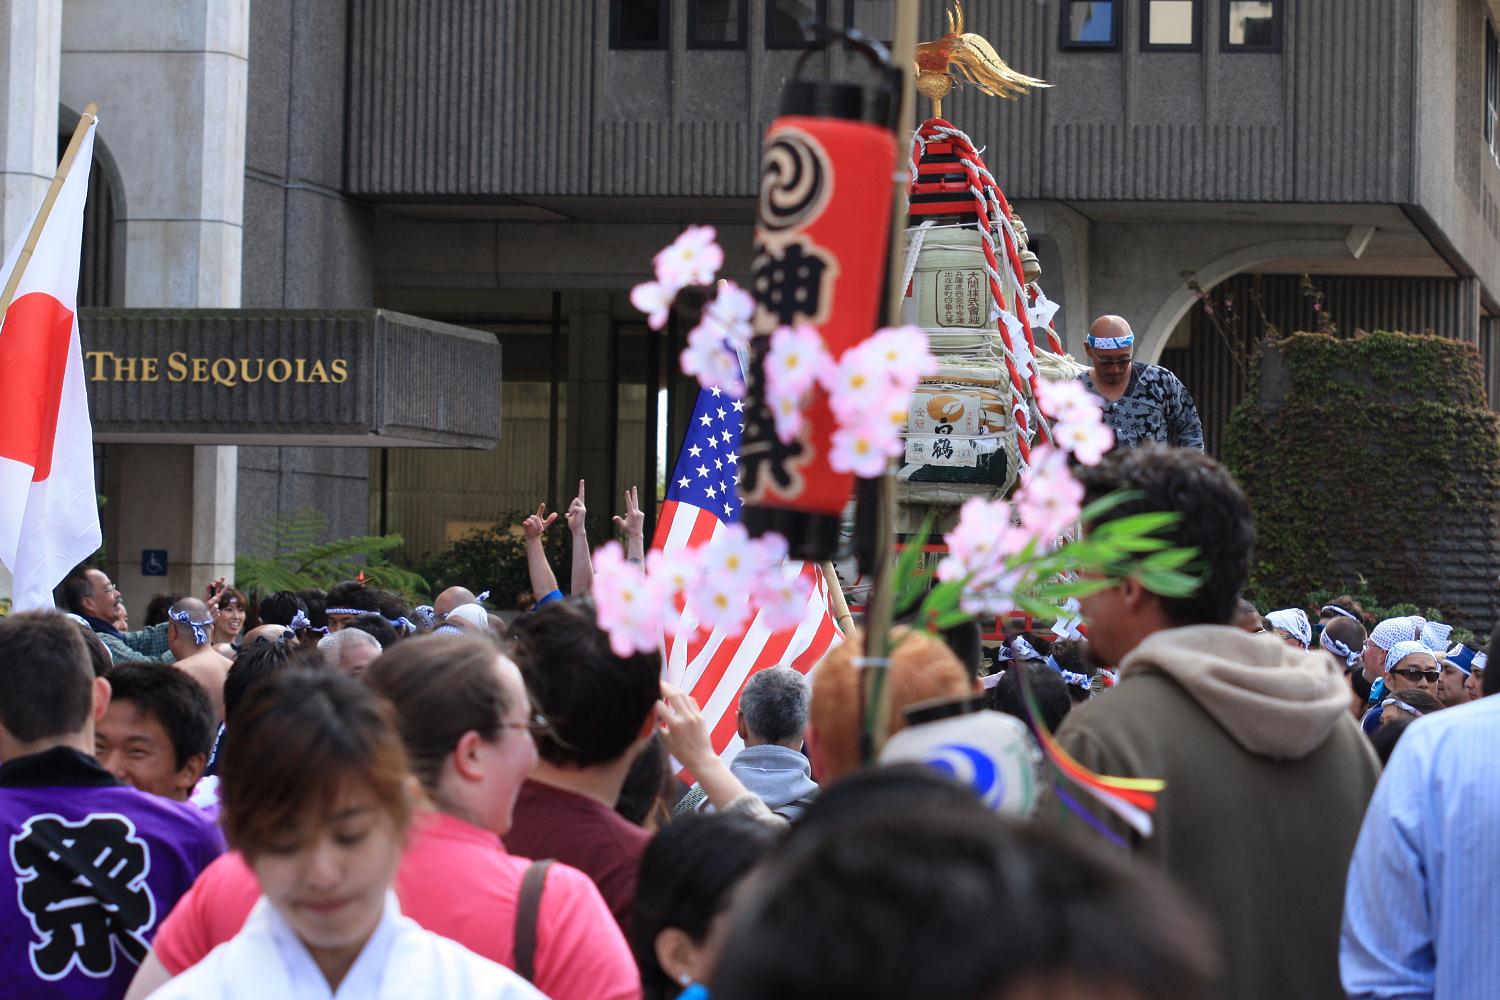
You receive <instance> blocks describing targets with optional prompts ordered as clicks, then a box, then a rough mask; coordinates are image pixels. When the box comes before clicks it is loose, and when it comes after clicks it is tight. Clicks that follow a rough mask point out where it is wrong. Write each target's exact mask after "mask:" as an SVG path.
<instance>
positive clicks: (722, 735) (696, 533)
mask: <svg viewBox="0 0 1500 1000" xmlns="http://www.w3.org/2000/svg"><path fill="white" fill-rule="evenodd" d="M743 429H744V404H743V403H741V402H740V401H739V400H737V399H733V398H731V397H730V395H729V394H728V393H727V392H724V391H722V390H721V389H719V388H717V387H715V388H712V389H703V390H701V391H700V392H699V393H698V404H697V405H696V406H695V407H693V418H692V421H691V423H690V424H689V427H688V432H687V436H686V438H685V439H684V440H683V442H682V451H681V453H680V454H679V455H678V456H677V467H676V468H675V469H673V470H672V480H671V482H669V483H668V484H667V499H666V503H664V504H663V505H662V510H661V515H660V519H659V520H658V521H657V525H656V537H655V538H654V539H652V541H651V547H652V548H653V549H661V550H662V551H664V552H669V553H670V552H677V551H680V550H682V549H685V548H697V547H698V546H700V545H703V544H705V543H707V542H708V541H709V540H711V539H712V538H713V537H714V536H715V535H716V534H717V533H718V532H719V531H720V530H722V529H723V526H724V525H725V524H732V523H734V522H736V521H738V520H739V518H740V508H741V506H742V505H743V503H744V501H742V500H741V499H740V498H739V497H738V495H737V494H736V492H735V484H736V483H738V482H739V478H740V477H739V454H738V452H739V444H740V431H741V430H743ZM801 572H802V575H803V577H804V578H805V579H807V580H809V581H811V583H812V585H813V589H812V593H811V595H810V596H809V597H808V601H807V610H806V613H805V614H804V615H803V618H802V623H801V624H800V625H798V626H797V627H796V628H791V629H779V630H774V631H773V630H772V629H770V628H767V627H766V625H765V623H764V622H763V621H762V619H761V616H760V615H759V614H757V615H756V616H755V617H754V618H753V619H752V620H751V621H750V623H749V625H748V626H747V627H743V628H742V629H740V630H738V631H729V630H726V629H714V630H713V631H712V632H708V631H705V630H701V629H698V628H697V627H696V626H697V622H696V621H693V620H691V618H690V616H686V615H685V616H684V618H685V620H684V623H683V624H684V625H685V626H686V627H685V628H682V629H680V630H679V631H678V634H677V636H676V638H673V639H669V640H668V641H667V649H666V654H667V655H666V667H665V674H666V679H667V681H668V682H669V683H671V684H673V685H676V686H677V687H679V688H682V689H683V690H685V691H687V692H689V693H690V694H692V696H693V700H694V701H696V702H697V703H698V704H699V705H701V706H702V708H703V717H704V720H705V721H706V722H707V723H708V725H709V726H710V727H711V729H712V732H713V744H714V749H715V750H717V751H719V753H720V754H723V755H726V756H727V755H730V754H734V753H737V752H738V751H739V749H740V747H741V746H742V745H743V744H742V743H741V742H740V738H739V735H738V734H737V733H736V732H735V709H736V708H737V707H738V706H739V701H740V690H741V689H742V688H743V687H744V686H745V681H746V680H747V679H748V678H749V677H750V675H751V674H753V673H755V672H756V671H757V670H763V669H765V668H766V667H774V666H777V665H786V666H790V667H794V668H795V669H797V670H800V671H801V672H802V673H804V674H805V673H807V672H808V671H809V670H811V669H812V668H813V666H814V665H816V664H817V662H818V661H819V660H821V659H822V658H823V656H824V654H826V653H827V652H828V651H829V650H830V649H832V648H833V646H834V644H835V643H837V642H839V641H840V639H841V636H840V635H839V631H838V628H837V626H835V625H834V622H833V617H832V616H831V615H830V614H829V611H828V584H827V581H825V580H824V578H823V573H822V570H821V568H820V567H818V566H816V565H814V564H812V563H805V564H802V570H801Z"/></svg>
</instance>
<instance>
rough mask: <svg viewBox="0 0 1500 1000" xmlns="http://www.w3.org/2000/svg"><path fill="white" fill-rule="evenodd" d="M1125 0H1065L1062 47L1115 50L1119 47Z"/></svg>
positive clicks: (1063, 6)
mask: <svg viewBox="0 0 1500 1000" xmlns="http://www.w3.org/2000/svg"><path fill="white" fill-rule="evenodd" d="M1122 6H1124V0H1065V2H1064V3H1063V5H1062V47H1063V48H1065V49H1112V48H1115V47H1117V46H1118V45H1119V44H1120V20H1119V15H1120V8H1121V7H1122Z"/></svg>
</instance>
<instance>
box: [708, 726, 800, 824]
mask: <svg viewBox="0 0 1500 1000" xmlns="http://www.w3.org/2000/svg"><path fill="white" fill-rule="evenodd" d="M729 770H730V771H731V772H732V773H733V774H734V776H735V777H736V778H739V779H740V781H741V782H743V783H744V785H745V787H746V788H748V789H750V791H752V792H754V793H755V794H756V795H759V796H760V797H761V800H762V801H763V802H765V804H766V805H767V806H769V807H770V808H771V811H772V812H777V813H780V814H781V815H783V816H785V817H786V818H787V819H796V818H797V817H798V816H800V815H801V814H802V810H803V808H805V805H806V804H805V803H803V804H801V805H793V803H797V802H798V801H799V800H801V799H806V798H809V797H810V796H812V794H813V793H814V792H816V791H817V790H818V785H817V782H815V781H813V780H812V765H811V764H809V763H808V761H807V758H806V757H804V756H802V755H801V754H800V753H798V752H797V751H795V750H789V749H787V748H786V747H783V746H777V745H776V744H774V743H766V744H762V745H761V746H757V747H746V748H745V749H743V750H741V751H740V752H739V754H738V755H737V756H736V757H735V758H734V760H733V761H731V762H730V764H729Z"/></svg>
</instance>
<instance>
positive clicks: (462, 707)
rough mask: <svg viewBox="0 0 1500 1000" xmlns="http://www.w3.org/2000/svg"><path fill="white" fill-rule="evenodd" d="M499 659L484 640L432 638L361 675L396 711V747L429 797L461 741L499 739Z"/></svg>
mask: <svg viewBox="0 0 1500 1000" xmlns="http://www.w3.org/2000/svg"><path fill="white" fill-rule="evenodd" d="M499 658H500V651H499V650H498V649H496V648H495V645H494V643H491V642H488V641H486V640H484V639H480V638H473V637H469V636H449V635H434V636H423V637H422V638H420V639H414V640H412V641H411V642H403V643H400V644H398V645H397V646H396V648H395V649H393V650H391V651H390V652H389V653H385V654H383V655H382V656H380V657H379V658H378V659H376V660H375V662H374V663H371V664H370V666H369V668H368V669H366V670H365V673H364V682H365V683H366V684H368V685H370V687H372V688H374V689H375V690H376V691H378V692H379V693H381V694H382V695H384V696H385V697H386V698H387V699H389V700H390V702H391V704H393V705H395V706H396V721H397V722H398V723H399V724H400V726H401V742H402V743H404V744H405V745H406V753H407V756H408V757H409V758H410V759H411V766H412V770H413V771H414V772H416V775H417V777H418V778H420V779H421V781H422V785H423V787H424V788H426V789H427V792H428V794H429V795H432V794H435V793H436V792H437V787H438V779H439V778H441V777H442V773H443V764H444V762H445V761H447V759H448V757H449V755H451V754H452V753H453V748H454V747H455V746H457V745H458V741H459V738H460V737H461V736H463V735H464V734H465V733H467V732H471V731H472V732H476V733H478V734H479V736H480V738H481V739H483V740H486V741H488V742H494V741H495V740H497V739H499V737H500V721H501V720H502V719H504V718H505V716H506V715H507V714H509V712H510V711H511V706H510V703H509V702H508V701H507V700H506V697H505V690H504V688H502V687H501V686H500V676H499V674H498V673H497V672H496V670H495V661H496V660H498V659H499Z"/></svg>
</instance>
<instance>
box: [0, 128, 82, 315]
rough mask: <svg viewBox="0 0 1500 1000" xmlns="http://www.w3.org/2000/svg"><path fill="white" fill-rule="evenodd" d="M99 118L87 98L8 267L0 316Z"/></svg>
mask: <svg viewBox="0 0 1500 1000" xmlns="http://www.w3.org/2000/svg"><path fill="white" fill-rule="evenodd" d="M98 121H99V105H97V104H95V103H94V102H93V101H90V102H89V104H88V107H86V108H84V109H83V114H81V115H79V116H78V126H77V127H76V128H75V129H73V138H72V139H69V140H68V148H67V149H66V150H64V151H63V155H62V159H61V160H59V161H58V162H57V173H56V174H54V175H53V177H52V186H51V187H49V188H47V197H45V198H43V199H42V207H41V210H40V211H39V212H37V213H36V221H35V222H33V223H32V224H31V232H29V233H27V234H26V242H25V243H24V244H23V245H22V246H21V255H20V256H19V257H17V258H16V266H15V267H13V268H11V272H10V280H9V281H7V282H6V283H5V292H4V294H3V295H0V317H3V316H4V315H5V314H6V313H7V312H8V311H9V310H10V302H11V299H14V298H15V297H16V289H17V288H19V287H20V285H21V276H22V275H23V274H25V273H26V265H27V264H29V263H31V255H32V254H33V253H34V252H35V251H36V242H37V240H39V239H41V237H42V226H44V225H46V223H47V216H49V215H51V214H52V206H53V205H54V204H55V203H56V202H57V196H58V194H59V193H60V192H61V191H62V186H63V181H65V180H67V179H68V171H69V170H70V169H71V168H72V166H73V160H74V159H75V158H77V156H78V147H79V146H81V145H83V137H84V136H85V135H87V134H88V130H89V126H91V125H94V124H95V123H97V122H98Z"/></svg>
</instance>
